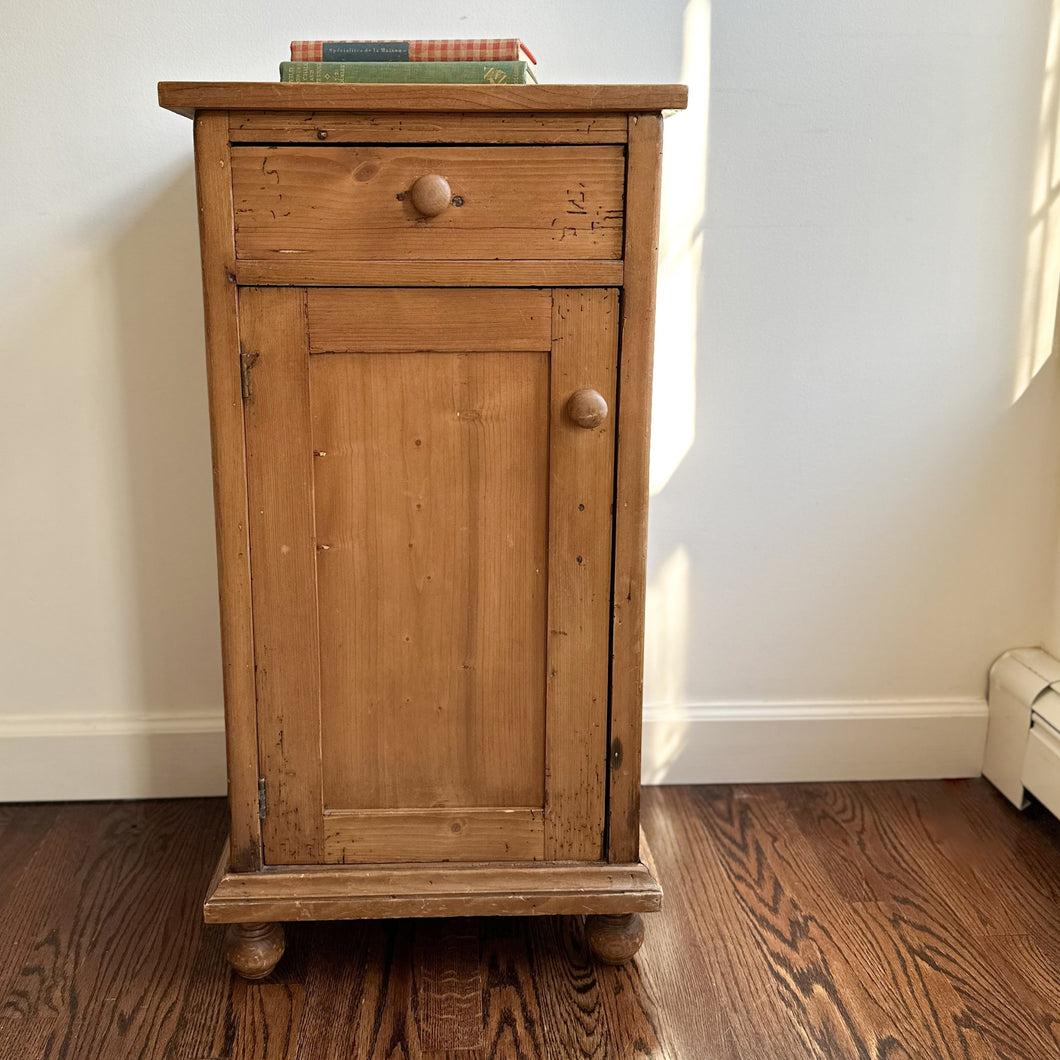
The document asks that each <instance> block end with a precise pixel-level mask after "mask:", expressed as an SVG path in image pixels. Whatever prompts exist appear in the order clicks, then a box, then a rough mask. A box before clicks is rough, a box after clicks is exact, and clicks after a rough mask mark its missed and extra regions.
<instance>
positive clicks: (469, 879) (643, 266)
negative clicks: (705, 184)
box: [159, 83, 685, 977]
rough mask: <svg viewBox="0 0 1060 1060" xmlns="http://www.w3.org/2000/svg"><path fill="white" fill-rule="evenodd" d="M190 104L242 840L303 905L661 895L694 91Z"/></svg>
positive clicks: (592, 913)
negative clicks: (665, 698) (673, 147)
mask: <svg viewBox="0 0 1060 1060" xmlns="http://www.w3.org/2000/svg"><path fill="white" fill-rule="evenodd" d="M159 100H160V102H161V104H162V105H163V106H165V107H168V108H170V109H171V110H175V111H178V112H180V113H182V114H186V115H188V116H191V117H193V118H194V123H195V160H196V163H195V164H196V173H197V179H198V195H199V214H200V233H201V241H202V266H203V287H204V297H205V306H206V331H207V336H206V338H207V370H208V380H209V395H210V416H211V426H212V439H213V459H214V485H215V500H216V512H217V541H218V566H219V579H220V595H221V622H222V649H223V657H224V682H225V712H226V728H227V741H228V775H229V802H230V812H231V834H230V843H229V846H228V848H227V849H226V850H225V851H224V853H223V855H222V858H221V863H220V865H219V866H218V870H217V873H216V875H215V878H214V880H213V882H212V884H211V887H210V891H209V895H208V897H207V899H206V904H205V916H206V919H207V920H208V921H210V922H219V923H227V924H229V925H230V927H229V930H228V936H227V947H228V949H227V952H228V955H229V960H230V961H231V963H232V964H233V966H234V967H235V968H236V969H237V970H238V971H239V972H241V973H242V974H243V975H246V976H248V977H259V976H263V975H267V974H268V973H269V971H271V969H272V967H273V966H274V965H275V963H276V961H277V960H278V959H279V956H280V955H281V953H282V951H283V929H282V926H281V925H282V922H283V921H289V920H300V919H340V918H352V917H391V916H448V915H478V914H523V913H526V914H530V913H570V914H587V915H588V921H587V932H588V938H589V941H590V944H591V945H592V947H593V949H594V950H595V951H596V952H597V954H598V955H600V956H601V957H602V958H603V959H605V960H614V961H619V960H625V959H628V958H629V957H631V956H632V955H633V953H634V952H635V951H636V949H637V947H638V945H639V943H640V939H641V937H642V927H641V921H640V917H639V915H638V914H639V913H642V912H646V911H651V910H655V909H658V908H659V905H660V901H661V892H660V889H659V886H658V884H657V882H656V880H655V878H654V874H653V872H652V869H651V866H650V860H649V859H648V856H647V853H646V850H645V848H644V846H643V844H642V841H641V838H640V828H639V775H638V774H639V768H640V715H641V671H642V640H643V613H644V576H645V572H644V560H645V534H646V510H647V467H648V463H647V456H648V423H649V408H650V382H651V359H652V349H651V345H652V333H653V314H654V289H655V282H656V261H655V259H656V243H657V232H658V207H659V203H658V198H659V163H660V151H661V127H662V111H663V110H664V109H670V108H677V107H682V106H684V102H685V92H684V89H683V88H682V87H681V86H560V85H554V86H422V85H290V84H198V83H163V84H161V85H160V86H159Z"/></svg>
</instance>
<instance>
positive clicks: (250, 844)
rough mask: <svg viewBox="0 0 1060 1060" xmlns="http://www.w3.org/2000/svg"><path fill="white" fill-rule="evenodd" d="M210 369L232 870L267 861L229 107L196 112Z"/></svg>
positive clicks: (207, 369) (201, 238)
mask: <svg viewBox="0 0 1060 1060" xmlns="http://www.w3.org/2000/svg"><path fill="white" fill-rule="evenodd" d="M195 176H196V184H197V188H198V197H199V236H200V245H201V248H202V285H203V303H204V308H205V317H206V375H207V384H208V388H209V396H210V435H211V440H212V449H213V487H214V509H215V512H216V522H217V578H218V587H219V590H220V599H221V654H222V660H223V675H224V699H225V732H226V740H227V754H228V803H229V812H230V814H231V863H230V864H231V869H232V871H233V872H252V871H253V870H255V869H258V868H260V867H261V830H260V826H259V822H258V746H257V721H256V717H255V710H254V631H253V623H252V618H251V606H250V549H249V544H248V540H247V487H246V456H245V451H244V444H243V403H242V400H241V386H240V372H239V336H238V333H237V327H238V325H237V317H236V286H235V240H234V235H233V214H232V178H231V166H230V153H229V147H228V115H227V113H225V112H224V111H200V112H199V113H198V114H197V115H196V117H195Z"/></svg>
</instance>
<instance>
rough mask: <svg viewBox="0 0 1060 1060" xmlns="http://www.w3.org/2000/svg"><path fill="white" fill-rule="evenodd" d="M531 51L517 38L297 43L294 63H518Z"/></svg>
mask: <svg viewBox="0 0 1060 1060" xmlns="http://www.w3.org/2000/svg"><path fill="white" fill-rule="evenodd" d="M520 52H525V53H526V55H527V56H528V58H529V59H530V61H531V62H533V61H534V57H533V56H532V55H531V54H530V50H529V49H528V48H527V47H526V46H525V45H524V44H523V43H522V42H521V41H519V40H518V39H517V38H514V37H513V38H506V39H500V38H498V39H485V38H484V39H481V40H293V41H291V61H292V62H308V63H319V62H347V63H356V62H398V63H405V62H408V63H435V62H483V63H486V62H490V63H492V62H517V61H518V60H519V58H520Z"/></svg>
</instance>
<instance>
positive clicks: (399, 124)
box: [228, 110, 626, 144]
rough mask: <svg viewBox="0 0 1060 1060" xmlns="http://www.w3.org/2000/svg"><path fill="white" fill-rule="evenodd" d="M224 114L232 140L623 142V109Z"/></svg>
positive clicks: (248, 112)
mask: <svg viewBox="0 0 1060 1060" xmlns="http://www.w3.org/2000/svg"><path fill="white" fill-rule="evenodd" d="M228 118H229V136H230V139H231V141H232V143H270V144H276V143H328V144H335V143H344V142H346V143H366V142H367V143H421V144H426V143H442V144H461V143H469V144H556V143H560V144H567V143H604V144H622V143H625V142H626V118H625V115H624V114H592V113H588V112H587V113H585V114H416V113H411V114H387V113H382V114H371V113H368V114H343V113H335V112H334V111H320V112H316V111H301V112H299V111H253V110H242V111H239V110H237V111H232V112H231V113H230V114H229V116H228Z"/></svg>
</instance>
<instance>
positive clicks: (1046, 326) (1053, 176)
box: [1012, 3, 1060, 403]
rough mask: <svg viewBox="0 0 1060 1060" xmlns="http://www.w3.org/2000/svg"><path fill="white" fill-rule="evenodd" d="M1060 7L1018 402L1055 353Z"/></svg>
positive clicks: (1042, 131) (1034, 195)
mask: <svg viewBox="0 0 1060 1060" xmlns="http://www.w3.org/2000/svg"><path fill="white" fill-rule="evenodd" d="M1058 66H1060V4H1055V3H1054V5H1053V9H1052V15H1051V17H1050V23H1049V45H1048V48H1047V50H1046V58H1045V70H1044V73H1043V75H1042V103H1041V110H1040V112H1039V119H1038V153H1037V157H1036V159H1035V166H1034V185H1033V189H1032V192H1031V217H1030V231H1029V232H1028V235H1027V266H1026V270H1025V273H1024V284H1023V305H1022V308H1021V313H1020V337H1019V346H1018V347H1017V351H1018V352H1017V363H1016V381H1015V390H1014V393H1013V395H1012V400H1013V403H1015V402H1016V401H1018V400H1019V398H1020V396H1021V395H1022V394H1023V392H1024V391H1025V390H1026V389H1027V387H1028V386H1030V383H1031V380H1032V379H1034V377H1035V376H1036V375H1037V374H1038V372H1039V371H1040V370H1041V368H1042V366H1043V365H1044V364H1045V362H1046V361H1047V360H1048V359H1049V356H1050V354H1051V353H1052V350H1053V335H1054V330H1055V321H1056V308H1057V305H1056V299H1057V290H1058V285H1060V137H1058V123H1060V80H1058V73H1060V71H1058Z"/></svg>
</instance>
